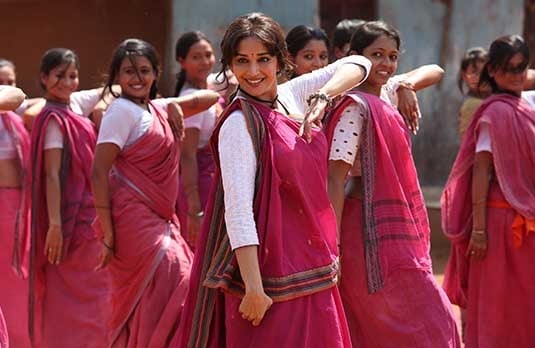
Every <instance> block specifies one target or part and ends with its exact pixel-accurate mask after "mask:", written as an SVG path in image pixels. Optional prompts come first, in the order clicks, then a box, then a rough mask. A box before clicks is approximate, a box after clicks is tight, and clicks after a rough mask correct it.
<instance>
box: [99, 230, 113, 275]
mask: <svg viewBox="0 0 535 348" xmlns="http://www.w3.org/2000/svg"><path fill="white" fill-rule="evenodd" d="M112 240H113V238H104V239H103V240H102V248H101V250H100V254H99V256H98V265H97V267H95V271H98V270H100V269H102V268H104V267H106V266H107V265H108V263H110V261H111V259H112V258H113V255H114V247H113V241H112Z"/></svg>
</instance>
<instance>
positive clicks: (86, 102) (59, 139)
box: [44, 88, 101, 150]
mask: <svg viewBox="0 0 535 348" xmlns="http://www.w3.org/2000/svg"><path fill="white" fill-rule="evenodd" d="M100 94H101V90H100V89H99V88H97V89H89V90H83V91H77V92H73V93H72V94H71V98H70V104H69V108H70V109H71V111H72V112H74V113H75V114H77V115H80V116H84V117H88V116H89V114H91V112H93V109H94V108H95V105H97V103H98V101H99V100H100ZM62 148H63V134H62V133H61V129H60V127H59V124H58V123H57V121H56V120H55V119H52V120H50V122H48V124H47V126H46V131H45V140H44V149H45V150H48V149H62Z"/></svg>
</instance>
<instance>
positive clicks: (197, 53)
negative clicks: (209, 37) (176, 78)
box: [178, 40, 215, 87]
mask: <svg viewBox="0 0 535 348" xmlns="http://www.w3.org/2000/svg"><path fill="white" fill-rule="evenodd" d="M178 62H179V63H180V65H181V67H182V69H184V71H185V72H186V76H187V79H188V80H189V81H191V82H192V83H193V84H194V85H196V86H201V87H206V78H207V77H208V75H209V74H210V73H211V72H212V69H213V67H214V64H215V56H214V51H213V49H212V45H210V43H209V42H208V41H206V40H200V41H199V42H197V43H195V44H193V45H192V46H191V47H190V48H189V50H188V54H187V55H186V57H185V58H178Z"/></svg>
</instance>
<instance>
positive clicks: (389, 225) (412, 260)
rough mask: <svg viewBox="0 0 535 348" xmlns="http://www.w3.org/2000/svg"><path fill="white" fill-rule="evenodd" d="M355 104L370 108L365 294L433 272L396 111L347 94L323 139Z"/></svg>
mask: <svg viewBox="0 0 535 348" xmlns="http://www.w3.org/2000/svg"><path fill="white" fill-rule="evenodd" d="M354 102H356V103H359V104H362V103H365V104H366V105H367V107H368V109H369V112H368V113H367V114H366V115H363V116H364V123H363V129H362V133H363V134H361V136H362V140H361V146H360V152H361V162H362V163H361V164H362V181H363V186H364V187H363V192H364V197H363V222H364V223H363V236H362V238H363V240H364V251H365V262H366V272H367V282H368V291H369V293H375V292H377V291H379V290H380V289H381V288H382V287H383V286H384V283H385V281H386V280H387V278H388V276H389V274H391V273H392V272H395V271H397V270H400V269H421V270H426V271H430V270H431V258H430V256H429V249H430V228H429V221H428V218H427V211H426V208H425V203H424V199H423V195H422V192H421V189H420V185H419V182H418V174H417V172H416V167H415V165H414V160H413V158H412V153H411V141H410V137H409V132H408V129H407V127H406V126H405V124H404V122H403V120H402V118H401V115H399V113H398V111H397V110H395V109H394V108H393V107H392V106H391V105H389V104H387V103H386V102H384V101H382V100H381V99H380V98H378V97H376V96H373V95H371V94H367V93H361V92H359V93H350V94H347V95H346V96H345V97H344V98H342V100H340V102H339V103H338V105H337V106H336V107H335V108H334V110H333V111H332V114H331V115H329V118H328V121H327V122H326V125H325V128H324V129H325V132H326V134H327V139H328V140H329V141H331V140H332V139H333V133H334V130H335V128H336V124H337V123H338V121H339V120H340V118H341V116H342V111H343V110H344V109H345V108H346V107H347V106H348V105H349V104H351V103H354ZM357 232H358V231H355V233H357ZM356 238H359V237H358V236H356Z"/></svg>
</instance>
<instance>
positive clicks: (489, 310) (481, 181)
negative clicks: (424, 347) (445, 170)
mask: <svg viewBox="0 0 535 348" xmlns="http://www.w3.org/2000/svg"><path fill="white" fill-rule="evenodd" d="M529 60H530V53H529V48H528V46H527V44H526V42H525V41H524V39H522V38H521V37H520V36H517V35H511V36H504V37H500V38H498V39H496V40H495V41H494V42H493V43H492V45H491V46H490V50H489V60H488V62H487V63H486V65H485V67H484V68H483V71H482V74H481V78H480V86H483V87H487V88H488V87H490V88H491V90H492V95H491V96H490V97H489V98H487V99H486V100H485V101H484V102H483V104H482V105H481V106H480V107H479V109H477V111H476V112H475V114H474V117H473V119H472V121H471V123H470V125H469V127H468V129H467V131H466V134H465V136H464V138H463V142H462V144H461V149H460V151H459V154H458V155H457V159H456V160H455V163H454V165H453V168H452V171H451V173H450V177H449V179H448V182H447V184H446V187H445V188H444V193H443V196H442V227H443V229H444V232H445V233H446V236H447V237H448V238H449V239H450V240H451V241H452V251H451V255H450V258H449V260H448V265H447V268H446V274H445V279H444V289H445V290H446V293H447V294H448V296H449V297H450V299H451V301H452V302H453V303H455V304H457V305H459V306H461V307H463V308H466V331H465V345H466V347H467V348H498V347H500V348H509V347H511V348H512V347H515V348H517V347H518V348H527V347H532V346H533V343H534V342H535V332H534V330H533V328H534V327H535V298H534V296H533V294H535V267H534V266H535V262H534V258H533V256H534V255H535V176H534V175H533V173H535V110H534V109H533V108H532V107H531V106H530V105H529V104H528V103H527V102H526V101H525V100H523V99H522V98H521V92H522V89H523V84H524V82H525V79H526V70H527V67H528V65H529Z"/></svg>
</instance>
